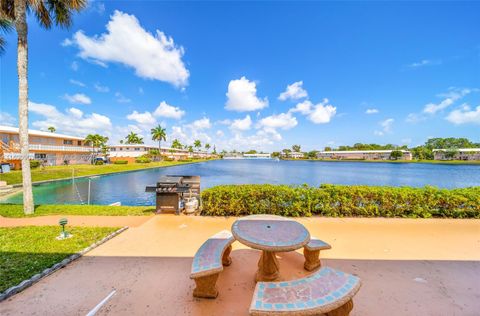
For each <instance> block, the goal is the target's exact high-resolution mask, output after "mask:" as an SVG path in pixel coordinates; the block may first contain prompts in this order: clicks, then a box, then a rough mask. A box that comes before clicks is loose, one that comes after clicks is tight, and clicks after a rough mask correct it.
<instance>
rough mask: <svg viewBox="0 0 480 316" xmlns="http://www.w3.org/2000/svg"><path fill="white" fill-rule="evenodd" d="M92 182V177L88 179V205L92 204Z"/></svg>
mask: <svg viewBox="0 0 480 316" xmlns="http://www.w3.org/2000/svg"><path fill="white" fill-rule="evenodd" d="M91 182H92V180H90V178H89V179H88V202H87V205H90V183H91Z"/></svg>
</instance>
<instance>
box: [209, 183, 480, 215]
mask: <svg viewBox="0 0 480 316" xmlns="http://www.w3.org/2000/svg"><path fill="white" fill-rule="evenodd" d="M202 203H203V210H202V215H212V216H244V215H250V214H275V215H281V216H312V215H320V216H331V217H410V218H429V217H447V218H480V187H472V188H462V189H452V190H448V189H437V188H434V187H424V188H410V187H371V186H341V185H321V186H320V187H318V188H316V187H310V186H306V185H305V186H287V185H271V184H261V185H258V184H257V185H222V186H217V187H213V188H210V189H207V190H205V191H203V192H202Z"/></svg>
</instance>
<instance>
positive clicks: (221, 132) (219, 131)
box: [215, 130, 225, 137]
mask: <svg viewBox="0 0 480 316" xmlns="http://www.w3.org/2000/svg"><path fill="white" fill-rule="evenodd" d="M215 134H216V135H217V136H218V137H223V136H225V133H224V132H223V131H222V130H217V132H216V133H215Z"/></svg>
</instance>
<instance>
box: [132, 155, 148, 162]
mask: <svg viewBox="0 0 480 316" xmlns="http://www.w3.org/2000/svg"><path fill="white" fill-rule="evenodd" d="M135 162H136V163H149V162H152V159H150V158H148V157H144V156H141V157H138V158H137V159H135Z"/></svg>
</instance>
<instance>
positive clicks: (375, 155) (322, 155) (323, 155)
mask: <svg viewBox="0 0 480 316" xmlns="http://www.w3.org/2000/svg"><path fill="white" fill-rule="evenodd" d="M392 151H393V150H337V151H320V152H318V153H317V158H319V159H340V160H341V159H352V160H389V159H390V154H391V153H392ZM400 151H401V152H402V154H403V156H402V158H400V159H402V160H412V153H411V152H410V151H408V150H400Z"/></svg>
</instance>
